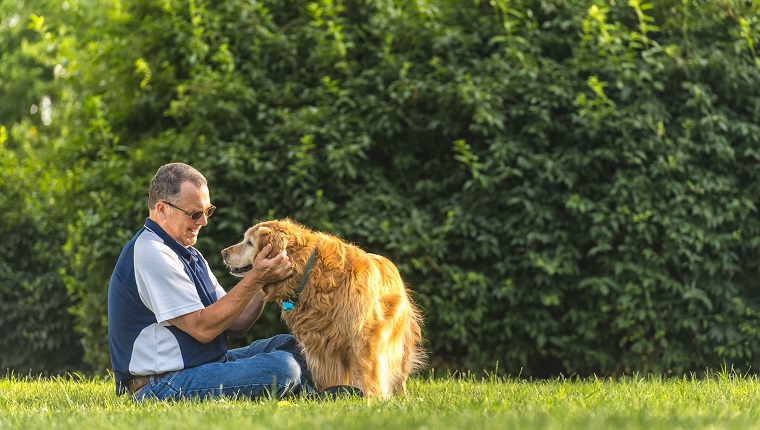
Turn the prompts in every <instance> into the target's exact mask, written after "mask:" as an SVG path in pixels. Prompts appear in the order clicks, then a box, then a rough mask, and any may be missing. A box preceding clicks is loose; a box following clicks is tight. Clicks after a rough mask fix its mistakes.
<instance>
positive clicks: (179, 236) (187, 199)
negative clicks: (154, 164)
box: [151, 182, 211, 248]
mask: <svg viewBox="0 0 760 430" xmlns="http://www.w3.org/2000/svg"><path fill="white" fill-rule="evenodd" d="M169 203H172V204H173V205H174V206H177V208H180V209H183V210H185V211H187V212H191V213H192V212H196V211H203V210H205V209H208V208H209V206H211V198H210V197H209V192H208V187H207V186H205V185H204V186H202V187H200V188H198V187H196V186H195V185H193V184H192V183H191V182H184V183H182V186H181V187H180V198H179V200H177V201H169ZM177 208H174V207H172V206H170V205H168V204H166V203H164V202H158V203H156V209H155V214H156V216H155V218H154V217H153V215H152V214H151V218H152V219H153V220H154V221H156V223H158V225H160V226H161V228H163V229H164V231H166V233H168V234H169V236H171V237H173V238H174V240H176V241H177V242H179V243H181V244H182V245H183V246H184V247H185V248H187V247H189V246H192V245H195V242H197V241H198V232H199V231H200V230H201V227H203V226H204V225H206V224H208V217H207V216H206V215H205V214H204V215H202V216H201V217H200V218H198V219H195V220H194V219H192V218H190V217H189V216H188V215H187V214H186V213H185V212H182V211H181V210H180V209H177Z"/></svg>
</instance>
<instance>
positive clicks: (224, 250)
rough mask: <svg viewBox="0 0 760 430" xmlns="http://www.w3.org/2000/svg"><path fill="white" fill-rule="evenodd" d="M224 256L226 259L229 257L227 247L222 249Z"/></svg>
mask: <svg viewBox="0 0 760 430" xmlns="http://www.w3.org/2000/svg"><path fill="white" fill-rule="evenodd" d="M222 258H223V259H225V260H226V259H227V249H226V248H225V249H223V250H222Z"/></svg>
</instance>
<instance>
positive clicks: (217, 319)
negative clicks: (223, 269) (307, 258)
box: [169, 245, 293, 343]
mask: <svg viewBox="0 0 760 430" xmlns="http://www.w3.org/2000/svg"><path fill="white" fill-rule="evenodd" d="M271 248H272V246H271V245H267V246H265V247H264V248H263V249H262V250H261V252H259V254H258V255H257V256H256V259H255V260H254V262H253V268H252V269H251V271H250V272H248V274H246V275H245V277H244V278H243V279H241V280H240V282H238V284H237V285H236V286H235V287H234V288H233V289H232V290H231V291H230V292H229V293H227V294H226V295H225V296H224V297H222V298H221V299H219V300H218V301H217V302H216V303H214V304H212V305H211V306H208V307H206V308H204V309H201V310H198V311H195V312H191V313H189V314H185V315H181V316H178V317H176V318H172V319H170V320H169V322H170V323H171V324H173V325H175V326H177V327H179V329H180V330H182V331H184V332H185V333H187V334H189V335H190V336H192V337H193V338H195V340H197V341H198V342H201V343H209V342H211V341H212V340H214V339H215V338H216V337H217V336H219V335H220V334H221V333H222V332H224V331H225V330H227V329H228V328H230V327H231V326H232V325H233V323H235V322H236V321H237V320H238V318H241V315H243V314H244V312H245V313H246V314H247V315H248V316H246V317H243V318H242V320H243V321H241V322H240V323H238V324H236V325H235V327H234V328H233V333H235V334H238V333H240V329H241V326H242V325H245V324H246V323H248V321H247V320H248V319H249V318H251V316H252V315H255V316H256V318H258V315H260V314H261V309H258V310H257V309H256V307H257V305H256V303H257V302H258V301H257V300H251V299H253V297H254V295H255V294H256V293H257V292H259V291H261V289H262V288H263V287H264V285H266V284H269V283H272V282H277V281H280V280H282V279H285V278H287V277H289V276H292V275H293V268H292V267H291V264H290V260H289V259H288V255H287V253H286V251H282V252H281V253H279V254H277V255H276V256H275V257H273V258H266V256H267V255H268V254H269V252H270V251H271ZM262 298H263V296H262ZM249 306H251V309H250V310H247V308H248V307H249ZM261 307H262V308H263V300H262V303H261ZM246 311H247V312H246ZM254 321H255V319H253V320H251V321H250V324H248V327H246V330H247V329H248V328H250V326H251V325H252V324H253V322H254ZM243 333H245V331H243Z"/></svg>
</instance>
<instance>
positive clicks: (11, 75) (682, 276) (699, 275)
mask: <svg viewBox="0 0 760 430" xmlns="http://www.w3.org/2000/svg"><path fill="white" fill-rule="evenodd" d="M67 4H68V5H69V7H67V8H60V6H59V5H57V4H55V3H53V2H50V3H49V4H48V3H47V2H44V1H38V2H28V3H24V2H21V3H18V4H14V5H7V4H5V3H3V4H0V10H2V11H4V12H8V14H7V16H12V14H13V13H15V14H16V15H17V16H18V17H19V23H17V24H16V25H14V26H11V25H9V24H8V22H9V21H8V19H5V21H3V24H2V26H0V46H3V47H5V48H6V49H4V50H2V51H1V52H0V64H2V65H3V66H1V67H0V114H1V115H2V116H0V124H2V125H3V126H4V130H5V132H4V136H5V138H0V142H4V143H3V146H4V149H3V151H9V152H8V154H7V155H4V157H5V158H4V159H8V160H10V158H13V160H11V161H7V163H14V164H13V165H16V164H17V163H25V164H24V165H26V166H28V167H27V168H19V169H10V170H4V172H3V178H4V180H6V182H5V184H6V185H4V188H3V193H4V194H5V193H8V195H7V196H8V197H6V196H5V195H4V196H3V197H4V199H3V200H4V201H5V202H8V201H9V200H11V199H10V197H13V199H14V200H16V199H19V198H21V199H32V200H33V203H34V202H36V203H35V204H31V203H30V204H29V205H27V206H22V207H18V206H14V210H22V213H21V214H19V216H14V217H8V218H6V220H5V222H6V223H5V224H3V237H4V244H10V245H11V246H13V247H18V248H17V249H29V251H28V252H23V253H14V252H12V251H8V249H7V246H5V247H4V248H6V249H5V250H4V253H3V254H2V256H3V257H2V258H3V260H2V261H0V263H2V265H1V266H2V267H3V268H4V269H3V271H2V272H0V275H2V276H3V277H2V278H0V281H2V283H0V295H1V296H2V297H3V298H4V300H5V302H6V304H7V302H9V301H10V302H11V303H16V301H18V303H26V302H28V300H29V296H30V295H31V296H35V297H36V295H39V296H45V297H41V298H40V300H39V301H38V305H39V306H38V307H35V306H26V307H24V306H15V305H12V306H8V311H7V312H5V314H4V315H3V316H2V317H1V318H5V319H7V321H24V323H27V322H28V321H30V318H32V315H35V314H39V313H40V312H42V311H44V310H45V309H48V307H51V308H52V309H54V311H45V312H48V313H47V314H46V315H47V316H46V318H42V319H41V320H40V321H39V323H38V324H40V325H41V326H43V327H44V330H41V332H43V333H46V334H45V335H40V336H38V337H35V336H32V335H29V336H27V337H26V338H24V340H21V339H20V338H18V339H17V338H16V337H14V338H8V341H5V338H4V340H3V342H7V345H8V346H10V345H13V346H14V349H15V351H14V354H15V355H13V356H11V355H10V354H9V352H10V351H9V350H8V348H5V349H4V350H3V351H2V352H0V363H2V364H5V365H6V367H8V368H13V369H17V370H19V369H20V370H23V369H25V368H26V367H32V368H33V369H41V370H46V371H59V370H60V369H65V368H67V366H71V365H74V366H80V368H81V369H83V370H89V371H92V370H96V371H100V370H102V369H105V368H107V367H108V365H109V361H108V351H107V342H106V330H107V321H106V318H105V308H106V307H105V302H106V286H107V282H108V278H109V277H110V273H111V270H112V268H113V265H114V263H115V261H116V258H117V257H118V254H119V252H120V250H121V247H122V246H123V245H124V243H125V242H126V241H127V240H129V238H130V237H131V236H132V235H133V234H134V232H135V231H136V230H137V229H139V228H140V226H141V223H142V220H143V219H144V217H145V216H146V215H147V210H146V203H147V184H148V182H149V180H150V178H151V176H152V175H153V173H154V172H155V170H156V169H157V168H158V167H159V166H160V165H161V164H164V163H167V162H171V161H184V162H187V163H190V164H192V165H194V166H195V167H197V168H198V169H199V170H201V171H202V172H203V173H204V174H205V175H206V176H207V178H208V179H209V182H210V186H211V197H212V201H213V202H214V204H216V205H217V206H218V207H219V211H218V213H217V214H215V215H214V218H212V220H211V222H210V224H209V225H208V226H207V227H206V228H205V229H204V234H203V236H202V238H201V240H200V241H199V242H198V245H197V248H199V249H200V250H201V251H202V252H203V253H204V254H205V255H206V257H207V258H208V260H209V262H210V264H211V266H212V268H214V269H215V270H216V273H217V275H218V276H219V277H220V279H221V280H222V282H223V283H225V284H226V285H228V286H229V287H232V286H233V285H234V279H233V278H232V277H229V276H226V275H224V267H223V264H222V261H221V258H220V257H219V251H220V250H221V249H222V248H224V247H226V246H228V245H230V244H232V243H234V242H236V241H237V240H238V239H239V237H240V235H241V234H242V232H243V231H244V230H245V228H247V227H248V226H250V225H251V224H253V223H255V222H257V221H259V220H264V219H270V218H281V217H290V218H292V219H295V220H297V221H299V222H302V223H304V224H307V225H309V226H311V227H313V228H315V229H318V230H323V231H327V232H330V233H333V234H336V235H338V236H340V237H343V238H344V239H346V240H348V241H351V242H353V243H355V244H357V245H360V246H361V247H363V248H364V249H366V250H368V251H371V252H375V253H380V254H383V255H385V256H387V257H389V258H390V259H391V260H393V261H394V262H395V263H396V264H397V265H398V267H399V269H400V271H401V273H402V276H403V277H404V278H405V280H406V282H407V283H408V285H409V286H410V288H411V289H412V290H413V291H414V297H415V299H416V301H417V302H418V303H419V305H420V306H421V307H422V308H423V309H424V312H425V321H426V322H425V338H426V341H427V348H428V350H429V351H430V355H431V366H433V367H435V368H438V369H440V368H448V369H467V370H473V371H476V372H477V371H480V370H483V369H486V370H489V369H493V368H494V367H495V366H496V365H497V363H498V368H499V372H503V373H508V374H512V375H518V374H520V375H522V376H534V377H547V376H553V375H557V374H559V373H563V374H566V375H567V374H578V375H589V374H593V373H596V374H605V375H608V374H619V373H628V372H634V371H641V372H654V373H659V374H681V373H684V372H695V371H696V372H701V371H703V370H704V369H705V368H715V367H719V366H721V365H723V364H726V363H728V364H730V365H732V366H734V367H735V368H736V369H741V370H744V371H753V372H754V369H753V368H752V367H751V366H750V364H751V363H752V362H753V361H754V360H755V359H756V358H757V356H758V354H760V343H759V340H760V338H759V335H760V332H759V331H758V328H759V326H758V309H760V303H759V302H758V298H759V295H758V293H757V288H756V286H757V279H758V274H759V273H758V264H759V263H760V260H759V259H758V258H759V257H760V256H759V255H758V254H759V251H760V223H759V222H758V213H757V201H758V195H759V194H758V191H759V190H758V187H759V186H760V185H758V184H759V183H760V182H759V181H758V179H760V141H759V140H760V127H758V120H757V118H759V117H760V116H759V115H760V90H759V89H758V82H760V60H758V58H757V56H756V53H755V42H756V41H758V40H760V39H758V26H759V25H760V5H758V4H756V3H753V2H745V1H728V0H724V1H714V2H693V1H681V0H677V1H676V0H668V1H661V2H652V3H651V4H649V3H646V2H639V1H630V2H606V1H596V2H594V1H580V0H558V1H538V0H535V1H531V0H524V1H510V0H494V1H492V2H484V1H477V0H471V1H465V2H461V1H448V0H442V1H436V2H427V1H422V0H418V1H388V0H381V1H369V0H368V1H342V0H333V1H329V0H319V1H313V2H310V1H300V0H291V1H267V0H265V1H258V2H255V1H253V2H243V1H227V2H210V1H204V0H191V1H187V2H185V1H171V0H168V1H164V2H155V1H147V0H136V1H130V2H123V3H121V5H122V6H120V7H116V6H114V4H113V3H110V2H102V3H101V2H99V1H95V0H90V1H80V2H69V3H67ZM30 14H36V15H37V16H45V21H44V24H43V25H42V26H40V25H39V18H38V17H35V16H32V15H30ZM45 14H47V15H45ZM0 19H3V18H1V17H0ZM96 29H97V30H96ZM22 40H23V41H24V43H21V41H22ZM39 53H44V54H45V55H40V54H39ZM19 68H21V69H23V70H28V72H27V73H25V74H21V75H19V74H18V73H17V71H18V69H19ZM32 77H33V78H34V79H32ZM26 80H29V82H35V83H36V84H35V86H26V85H25V83H26ZM39 82H44V83H45V85H40V84H39ZM22 87H23V88H27V90H26V92H25V93H21V94H19V92H20V88H22ZM45 95H47V96H49V97H52V98H53V121H52V122H51V123H49V124H46V125H45V124H39V122H40V115H41V114H40V113H30V111H29V106H31V105H32V104H34V103H39V100H40V98H41V97H43V96H45ZM8 157H10V158H8ZM9 165H10V164H9ZM41 172H44V174H41ZM6 178H7V179H6ZM19 180H21V181H26V182H24V183H25V184H27V185H26V186H24V187H18V186H16V185H12V184H16V183H18V182H14V181H19ZM50 184H53V185H54V186H51V185H50ZM42 185H45V187H42ZM35 189H44V190H47V191H46V193H44V194H45V195H44V196H40V197H39V198H37V199H36V200H34V199H35V197H33V196H32V197H30V196H29V195H28V193H29V192H30V191H31V190H35ZM6 204H7V203H6ZM27 213H31V214H33V216H26V214H27ZM30 240H31V241H32V242H34V245H31V244H30ZM30 258H31V259H32V261H35V260H37V261H39V265H38V266H39V267H43V268H47V269H45V270H44V273H43V274H42V275H39V276H38V275H33V274H31V273H29V272H28V269H26V267H27V266H28V264H29V259H30ZM20 284H23V285H25V287H24V289H19V285H20ZM62 286H65V287H62ZM64 288H65V289H64ZM41 289H44V290H41ZM48 289H49V290H50V293H49V294H43V293H41V292H40V291H47V290H48ZM6 296H7V297H9V299H5V297H6ZM69 307H71V315H73V316H74V318H75V319H74V320H73V321H74V323H73V325H67V324H71V323H70V322H69V323H67V321H70V320H68V319H67V318H68V314H67V313H62V310H65V309H67V308H69ZM53 312H55V313H53ZM5 319H4V321H6V320H5ZM8 324H10V322H8V323H6V325H8ZM61 324H64V325H66V326H67V327H69V330H68V331H64V332H63V333H59V332H58V331H55V330H57V328H58V327H60V325H61ZM54 329H55V330H54ZM74 329H75V330H76V335H74ZM283 330H284V327H283V326H282V325H281V324H280V323H279V322H278V315H277V313H276V310H275V309H274V307H269V308H268V309H267V310H266V311H265V315H264V317H263V319H262V321H261V322H260V323H259V324H257V325H256V326H255V328H254V330H252V333H251V338H250V339H253V338H258V337H262V336H267V335H271V334H274V333H277V332H281V331H283ZM14 336H17V334H14ZM51 339H55V341H54V342H51ZM250 339H248V340H250ZM79 340H81V350H80V349H79V348H80V347H79V346H78V345H79V343H78V341H79ZM3 342H0V344H3V345H6V343H3ZM39 351H43V352H42V353H43V354H55V355H58V356H59V357H61V358H62V360H63V361H62V362H61V363H60V364H46V363H40V362H39V361H35V360H33V358H34V357H35V356H36V355H38V354H39ZM61 351H67V353H69V354H72V355H69V356H65V355H60V353H61ZM79 356H81V357H82V358H83V360H84V361H83V363H84V364H79V363H78V361H77V357H79ZM66 357H68V358H66ZM20 358H23V359H24V360H21V361H19V359H20Z"/></svg>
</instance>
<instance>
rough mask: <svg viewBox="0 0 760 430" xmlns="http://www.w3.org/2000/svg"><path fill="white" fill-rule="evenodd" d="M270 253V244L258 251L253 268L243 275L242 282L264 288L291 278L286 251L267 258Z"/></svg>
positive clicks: (291, 271)
mask: <svg viewBox="0 0 760 430" xmlns="http://www.w3.org/2000/svg"><path fill="white" fill-rule="evenodd" d="M271 251H272V244H269V243H268V244H267V245H266V246H265V247H264V248H262V249H261V251H259V253H258V254H257V255H256V258H255V259H254V260H253V268H252V269H251V270H250V271H249V272H248V273H247V274H246V275H245V278H244V280H246V281H248V282H250V283H253V284H260V285H262V286H264V285H266V284H271V283H274V282H279V281H282V280H283V279H286V278H289V277H291V276H293V265H292V264H291V263H290V259H289V258H288V251H287V250H284V249H283V250H282V252H281V253H279V254H277V255H275V256H274V257H272V258H267V256H268V255H269V253H270V252H271ZM246 278H247V279H246Z"/></svg>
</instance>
